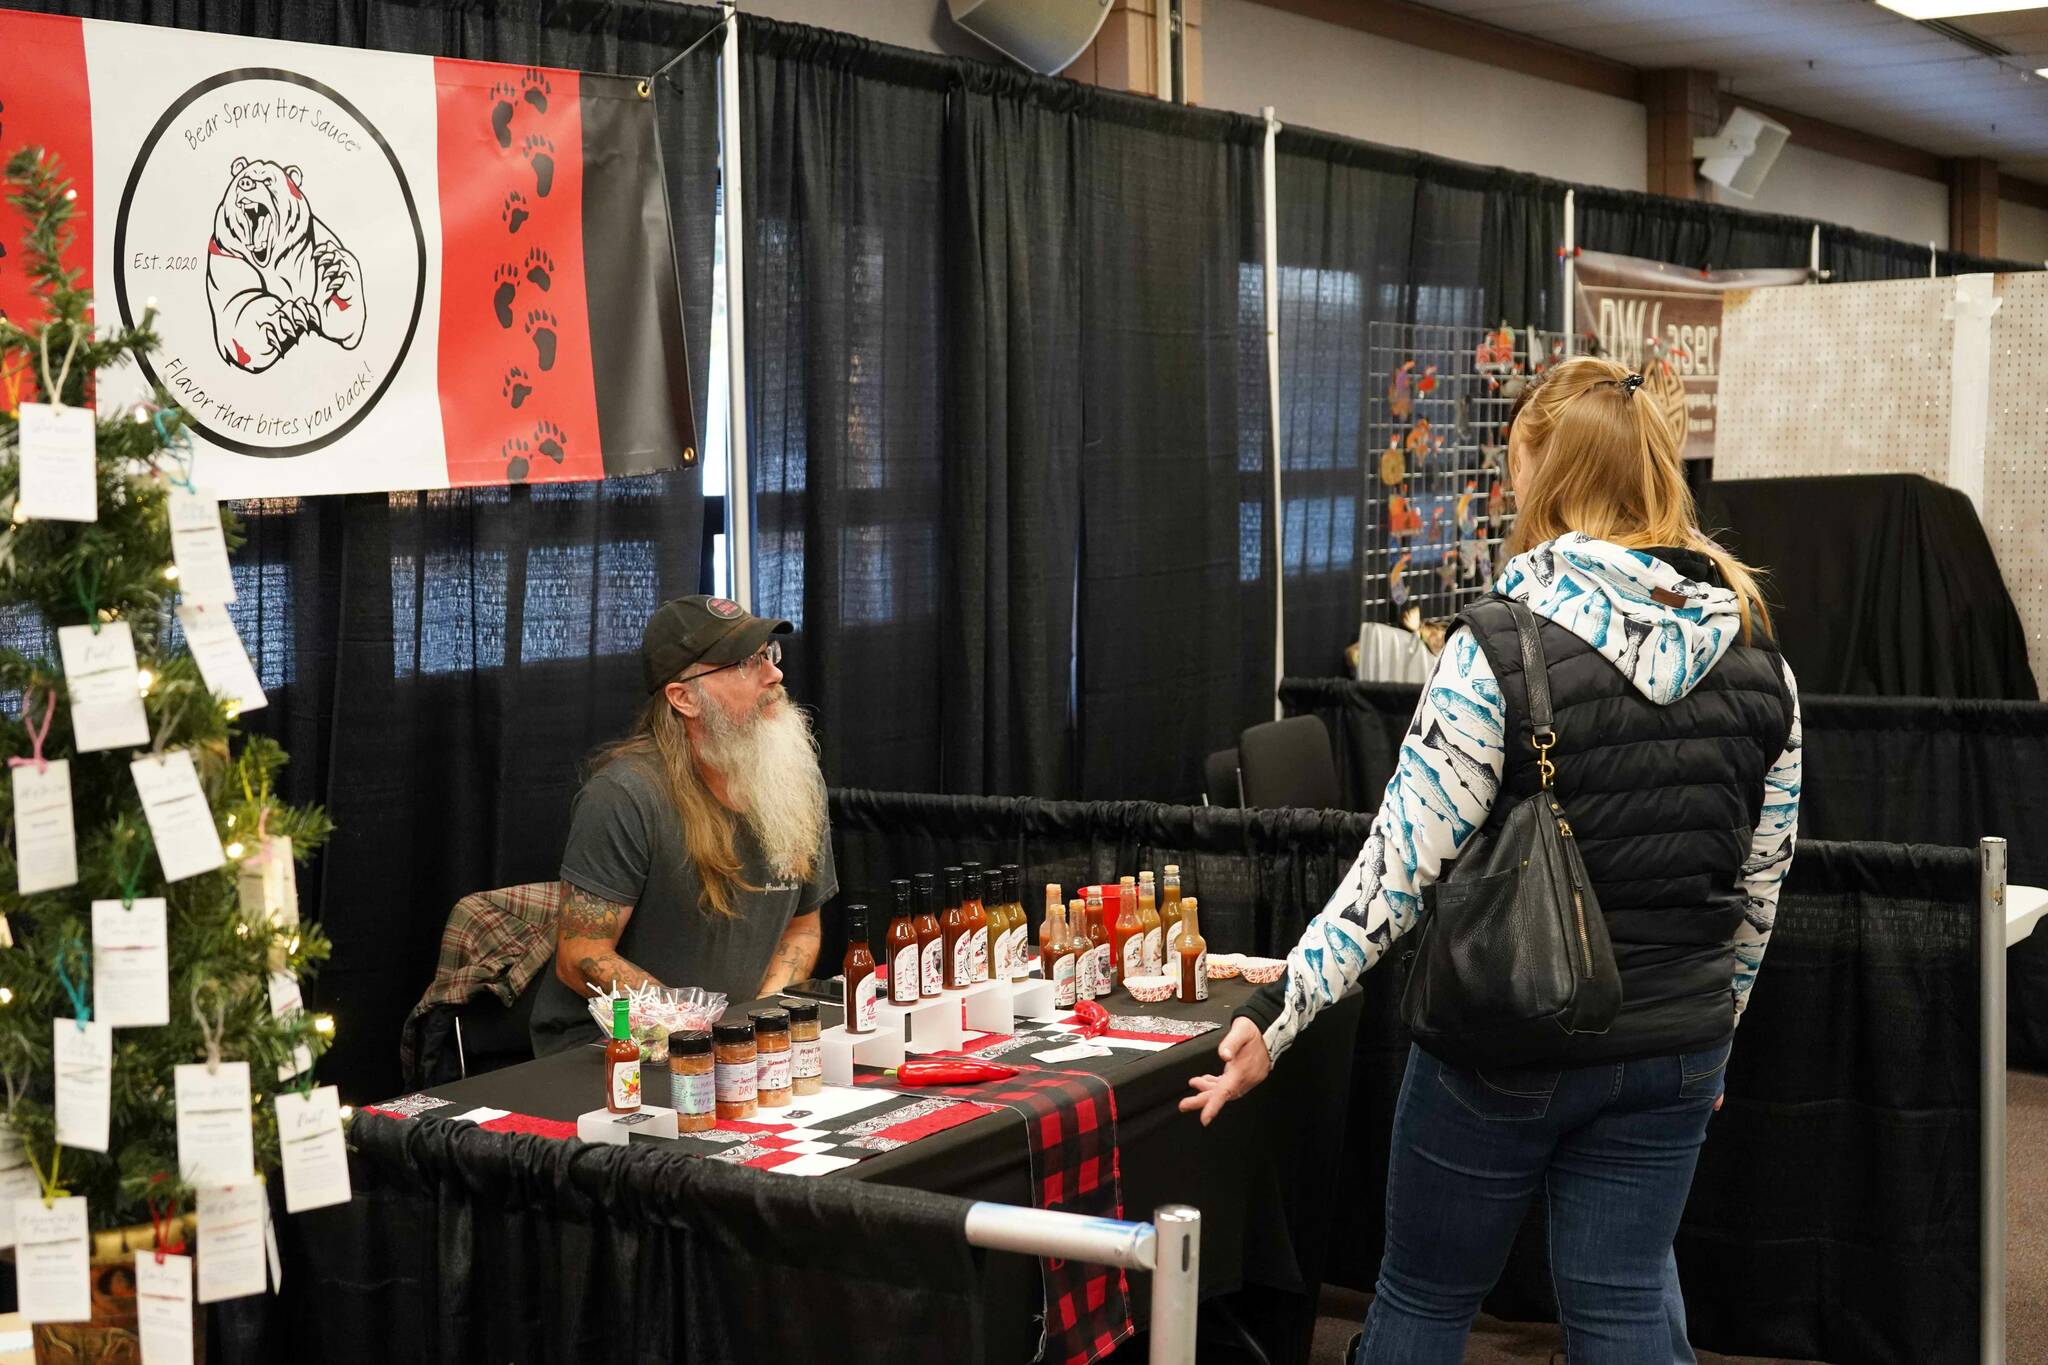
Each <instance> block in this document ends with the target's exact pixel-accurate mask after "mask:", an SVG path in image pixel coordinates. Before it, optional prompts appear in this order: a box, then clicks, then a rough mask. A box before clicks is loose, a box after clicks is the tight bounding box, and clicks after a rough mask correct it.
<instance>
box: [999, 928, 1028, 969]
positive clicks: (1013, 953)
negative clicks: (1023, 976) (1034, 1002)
mask: <svg viewBox="0 0 2048 1365" xmlns="http://www.w3.org/2000/svg"><path fill="white" fill-rule="evenodd" d="M1001 941H1002V947H1001V948H1000V949H998V950H997V952H996V965H997V971H996V977H997V979H998V980H1001V981H1008V980H1009V979H1010V978H1012V977H1014V976H1016V975H1017V962H1018V960H1019V959H1020V958H1022V957H1023V956H1024V931H1023V930H1022V929H1005V930H1004V931H1003V936H1002V940H1001Z"/></svg>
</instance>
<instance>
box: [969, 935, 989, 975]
mask: <svg viewBox="0 0 2048 1365" xmlns="http://www.w3.org/2000/svg"><path fill="white" fill-rule="evenodd" d="M967 941H968V944H969V947H968V953H969V957H968V963H969V966H970V967H971V969H972V970H973V972H974V975H973V976H971V977H969V978H968V979H969V980H971V981H986V980H988V926H987V925H985V924H984V925H983V926H982V927H981V928H979V929H976V930H975V931H974V932H973V933H971V934H969V935H968V936H967Z"/></svg>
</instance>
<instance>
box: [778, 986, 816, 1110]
mask: <svg viewBox="0 0 2048 1365" xmlns="http://www.w3.org/2000/svg"><path fill="white" fill-rule="evenodd" d="M785 1008H786V1009H788V1011H789V1084H790V1088H791V1089H792V1090H794V1091H795V1092H796V1093H797V1094H799V1095H815V1094H817V1093H818V1092H819V1091H820V1090H822V1089H824V1088H825V1045H824V1044H823V1043H821V1042H819V1041H818V1006H817V1004H816V1003H815V1002H813V1001H809V1000H792V1001H790V1002H788V1004H787V1005H786V1006H785Z"/></svg>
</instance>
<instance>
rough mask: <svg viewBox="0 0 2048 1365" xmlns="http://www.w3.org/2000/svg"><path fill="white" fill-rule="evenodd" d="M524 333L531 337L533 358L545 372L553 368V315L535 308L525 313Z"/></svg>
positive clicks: (545, 310)
mask: <svg viewBox="0 0 2048 1365" xmlns="http://www.w3.org/2000/svg"><path fill="white" fill-rule="evenodd" d="M526 335H527V336H529V337H531V338H532V339H533V355H534V359H535V360H537V361H538V362H539V363H540V367H541V370H542V371H543V372H546V371H548V370H552V369H553V368H555V315H554V314H553V313H550V312H549V311H548V310H547V309H545V308H536V309H534V310H533V311H532V312H530V313H528V314H527V315H526Z"/></svg>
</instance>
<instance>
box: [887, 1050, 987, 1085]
mask: <svg viewBox="0 0 2048 1365" xmlns="http://www.w3.org/2000/svg"><path fill="white" fill-rule="evenodd" d="M888 1074H889V1075H891V1076H893V1077H895V1078H896V1083H897V1084H898V1085H973V1084H975V1083H976V1082H979V1081H1007V1080H1009V1079H1010V1078H1011V1077H1012V1076H1014V1075H1016V1074H1017V1068H1016V1067H1014V1066H1004V1065H1003V1064H1002V1063H1001V1062H984V1061H982V1060H980V1059H979V1058H976V1057H912V1058H911V1059H910V1060H909V1061H907V1062H905V1063H904V1064H903V1065H902V1066H899V1067H897V1068H895V1069H894V1070H892V1071H890V1072H889V1073H888Z"/></svg>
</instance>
